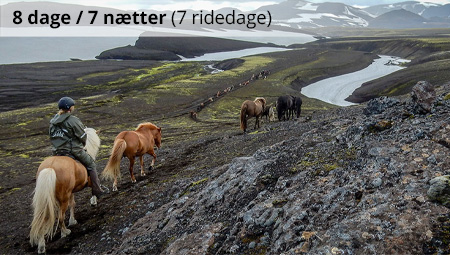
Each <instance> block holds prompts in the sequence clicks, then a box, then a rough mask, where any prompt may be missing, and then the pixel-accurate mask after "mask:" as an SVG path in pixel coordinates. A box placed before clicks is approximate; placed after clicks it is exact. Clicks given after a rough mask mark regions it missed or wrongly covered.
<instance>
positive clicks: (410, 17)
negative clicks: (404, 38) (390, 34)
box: [369, 9, 428, 29]
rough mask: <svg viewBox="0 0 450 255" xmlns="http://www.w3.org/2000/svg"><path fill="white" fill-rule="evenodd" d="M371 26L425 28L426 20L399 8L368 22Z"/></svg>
mask: <svg viewBox="0 0 450 255" xmlns="http://www.w3.org/2000/svg"><path fill="white" fill-rule="evenodd" d="M369 27H371V28H394V29H402V28H425V27H428V25H427V20H426V19H425V18H423V17H422V16H420V15H417V14H415V13H412V12H410V11H407V10H404V9H400V10H394V11H391V12H387V13H385V14H382V15H380V16H378V17H376V18H375V19H373V20H372V21H370V23H369Z"/></svg>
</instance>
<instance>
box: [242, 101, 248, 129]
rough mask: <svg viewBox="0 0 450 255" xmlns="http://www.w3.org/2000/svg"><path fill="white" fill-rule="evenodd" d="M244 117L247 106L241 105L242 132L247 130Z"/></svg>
mask: <svg viewBox="0 0 450 255" xmlns="http://www.w3.org/2000/svg"><path fill="white" fill-rule="evenodd" d="M246 115H247V104H243V105H242V107H241V129H242V130H244V132H245V130H247V118H246Z"/></svg>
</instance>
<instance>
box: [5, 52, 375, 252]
mask: <svg viewBox="0 0 450 255" xmlns="http://www.w3.org/2000/svg"><path fill="white" fill-rule="evenodd" d="M373 57H374V56H373V55H372V54H367V53H364V52H357V51H346V50H329V49H310V50H295V51H290V52H287V53H286V52H284V53H274V54H267V55H265V56H263V57H256V58H246V59H245V60H246V61H245V62H244V63H243V64H240V65H238V66H237V67H236V68H235V69H231V70H230V71H227V72H224V73H221V74H218V75H210V74H207V73H206V71H205V70H204V68H203V66H204V65H205V64H210V63H176V64H173V63H163V62H156V61H80V62H78V61H77V62H55V63H34V64H23V65H1V66H0V72H1V73H2V76H1V77H0V98H1V102H0V114H1V115H0V116H1V118H0V123H1V126H2V130H0V140H1V144H0V155H1V162H0V176H1V178H0V202H1V210H0V219H1V221H0V229H1V231H0V247H2V248H1V253H4V254H32V253H36V247H31V246H30V244H29V240H28V233H29V225H30V223H31V220H32V210H31V199H32V192H33V189H34V187H35V172H36V170H37V167H38V165H39V163H40V162H41V161H42V160H43V159H44V158H45V157H47V156H49V155H50V147H49V142H48V138H47V130H48V121H49V120H50V118H51V117H52V116H53V115H54V114H55V112H56V110H57V109H55V108H56V102H57V100H58V99H59V98H60V97H62V96H66V95H69V96H71V97H73V98H74V99H75V100H76V102H77V105H76V112H75V115H76V116H78V117H79V118H80V119H81V120H82V121H83V122H84V123H85V124H86V125H87V126H88V127H94V128H96V129H98V130H101V133H100V138H101V139H102V145H103V146H102V148H101V150H100V153H99V156H98V160H97V170H98V172H101V171H102V170H103V168H104V166H105V165H106V162H107V158H108V154H109V152H110V149H111V146H112V143H113V140H114V137H115V136H116V135H117V134H118V133H119V132H120V131H122V130H131V129H134V128H135V127H136V126H137V125H138V124H139V123H141V122H145V121H150V122H153V123H155V124H156V125H158V126H161V127H162V134H163V141H162V148H161V149H159V150H158V151H157V152H156V154H157V156H158V159H157V160H156V165H155V168H154V169H153V170H152V171H151V172H148V174H147V176H145V177H141V176H139V175H138V174H137V173H138V166H137V165H135V168H134V170H135V174H136V177H137V183H136V184H132V183H131V182H130V180H129V173H127V170H126V169H127V168H128V162H127V160H125V159H124V160H122V163H121V171H122V176H123V178H122V180H120V182H119V187H118V188H119V191H118V192H113V193H110V194H107V195H105V196H104V197H103V198H102V199H101V200H100V202H99V205H98V206H97V207H91V206H90V205H89V197H90V189H89V188H87V189H85V190H83V191H81V192H79V193H77V194H76V196H75V199H76V202H77V206H76V209H75V217H76V219H77V220H78V225H76V226H73V227H71V228H70V229H71V230H72V233H71V235H70V236H69V237H67V238H63V239H61V238H59V231H58V234H57V235H56V236H55V237H54V238H53V240H51V241H49V242H48V243H47V253H48V254H80V253H81V254H104V253H108V252H109V251H111V250H112V249H113V248H114V247H115V246H116V245H117V244H119V243H120V242H121V239H122V234H123V233H124V232H126V231H127V230H128V229H129V228H130V227H131V226H132V225H133V224H134V223H135V222H136V221H137V220H138V219H141V218H142V217H144V216H145V214H146V213H148V212H149V211H153V210H155V208H158V207H160V206H161V205H163V204H165V203H167V202H168V201H171V200H172V199H173V197H172V194H174V193H177V192H183V191H184V190H185V189H188V188H189V185H188V184H190V183H192V182H197V181H199V180H202V179H204V178H206V177H208V176H209V175H210V174H211V173H210V171H211V169H213V168H215V167H218V166H222V165H224V164H227V163H229V162H230V161H231V160H232V159H233V158H236V157H240V156H248V155H252V154H253V153H254V152H255V151H256V150H257V149H259V148H261V147H264V146H268V145H272V144H275V143H277V142H279V141H283V140H285V139H286V138H288V137H293V136H296V135H298V134H299V132H306V131H308V130H309V129H312V128H318V127H320V126H322V125H323V124H325V123H326V122H327V118H329V117H330V115H326V114H324V113H326V112H327V111H328V110H330V109H334V108H335V107H333V106H330V105H327V104H325V103H321V102H319V101H316V100H311V99H308V98H303V99H304V100H303V102H304V104H303V112H302V117H301V118H300V120H299V121H296V122H294V121H289V122H275V123H268V121H264V122H263V126H262V128H260V129H259V130H256V131H255V132H253V133H250V134H246V135H244V134H242V131H241V130H239V121H238V113H239V107H240V104H241V102H242V101H243V100H245V99H252V98H254V97H256V96H264V97H266V99H268V101H269V104H271V103H273V102H274V101H275V99H276V98H277V97H278V96H279V95H283V94H293V95H297V96H301V94H300V92H299V91H298V90H296V89H298V88H300V87H301V86H303V85H305V84H309V83H311V82H312V81H314V80H318V79H322V78H326V77H329V76H332V75H336V74H340V73H341V74H342V73H346V72H350V71H356V70H359V69H361V68H363V67H365V66H367V65H368V64H369V63H370V62H371V60H372V59H373ZM267 59H271V61H268V60H267ZM262 69H265V70H271V74H270V75H269V77H268V79H267V80H256V81H251V83H250V85H249V86H246V87H240V86H239V84H240V83H241V82H244V81H248V80H249V79H250V77H251V76H252V74H254V73H258V72H259V71H261V70H262ZM138 77H139V78H138ZM198 77H200V78H198ZM202 77H206V78H204V79H203V80H201V78H202ZM186 81H187V82H186ZM186 84H188V85H186ZM232 85H233V86H235V90H233V91H231V92H228V93H227V94H222V95H221V96H219V97H217V96H216V95H217V94H216V93H217V92H218V91H223V90H225V89H226V88H228V87H230V86H232ZM209 98H214V100H213V102H211V103H209V104H208V105H207V106H205V107H204V108H201V109H200V110H201V111H199V108H198V106H199V105H200V104H201V103H203V102H209ZM191 111H197V117H198V118H197V119H196V120H193V119H191V117H190V112H191ZM344 114H345V113H344ZM311 119H312V120H313V121H310V120H311ZM253 123H254V122H253V120H251V121H250V124H249V126H250V127H252V125H253ZM303 124H304V125H303ZM298 125H302V126H301V127H298ZM293 126H296V127H297V128H291V127H293ZM271 130H277V131H276V132H271ZM280 130H281V131H280ZM251 131H253V130H251ZM145 162H146V166H148V165H149V162H150V157H149V156H146V157H145ZM105 184H106V185H108V186H111V183H105Z"/></svg>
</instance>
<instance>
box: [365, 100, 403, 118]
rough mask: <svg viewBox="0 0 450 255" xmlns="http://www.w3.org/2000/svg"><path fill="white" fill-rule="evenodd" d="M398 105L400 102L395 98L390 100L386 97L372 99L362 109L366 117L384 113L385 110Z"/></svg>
mask: <svg viewBox="0 0 450 255" xmlns="http://www.w3.org/2000/svg"><path fill="white" fill-rule="evenodd" d="M398 104H400V101H399V100H398V99H395V98H390V97H386V96H382V97H378V98H374V99H371V100H370V101H369V102H368V103H367V107H366V108H365V109H364V114H365V115H367V116H369V115H373V114H380V113H382V112H384V111H385V110H386V109H388V108H391V107H392V106H395V105H398Z"/></svg>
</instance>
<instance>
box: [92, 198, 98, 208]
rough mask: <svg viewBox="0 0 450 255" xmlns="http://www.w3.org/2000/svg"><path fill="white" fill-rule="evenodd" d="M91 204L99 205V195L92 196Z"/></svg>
mask: <svg viewBox="0 0 450 255" xmlns="http://www.w3.org/2000/svg"><path fill="white" fill-rule="evenodd" d="M91 205H92V206H96V205H97V197H96V196H92V197H91Z"/></svg>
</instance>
